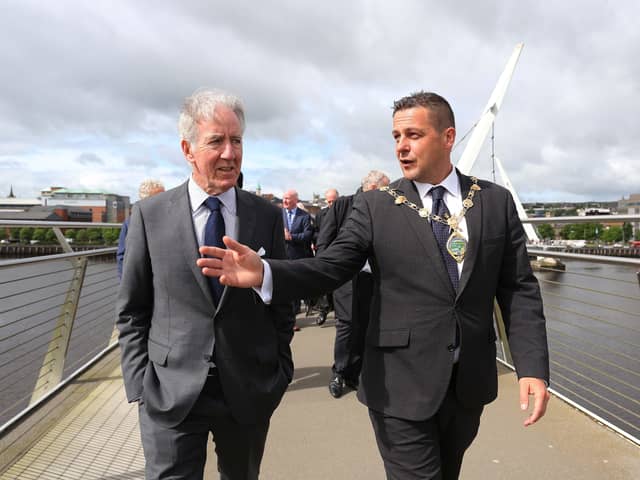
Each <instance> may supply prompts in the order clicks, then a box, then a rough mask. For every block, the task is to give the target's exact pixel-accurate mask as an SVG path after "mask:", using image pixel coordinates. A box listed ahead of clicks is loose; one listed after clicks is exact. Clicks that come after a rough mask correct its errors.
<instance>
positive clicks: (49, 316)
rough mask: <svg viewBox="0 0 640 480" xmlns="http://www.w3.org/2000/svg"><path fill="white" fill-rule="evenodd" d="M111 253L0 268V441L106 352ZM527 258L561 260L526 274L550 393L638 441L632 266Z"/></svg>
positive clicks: (606, 260)
mask: <svg viewBox="0 0 640 480" xmlns="http://www.w3.org/2000/svg"><path fill="white" fill-rule="evenodd" d="M639 217H640V216H638V217H632V218H631V219H630V220H635V219H636V218H639ZM593 218H594V217H587V218H586V219H585V218H584V217H583V221H592V219H593ZM545 220H546V221H549V219H545ZM573 221H575V220H573ZM40 223H42V222H40ZM2 225H3V224H2V223H0V228H1V227H2ZM38 226H43V225H40V224H39V225H38ZM47 226H49V227H50V226H51V225H50V224H47ZM82 226H86V224H82ZM107 226H109V227H113V226H114V225H112V224H107ZM114 254H115V248H106V249H98V250H94V251H83V252H72V251H68V250H67V252H66V253H62V254H56V255H48V256H43V257H33V258H23V259H13V260H6V261H0V298H1V299H2V301H1V303H0V305H1V306H0V424H4V426H3V427H0V435H1V434H2V431H3V429H4V428H5V427H6V426H7V425H8V424H9V423H10V422H12V421H13V420H14V419H16V418H19V417H20V416H22V415H26V414H27V413H26V412H28V411H29V410H28V408H29V405H37V404H38V402H41V401H43V400H41V399H44V398H46V397H47V396H48V395H49V394H51V392H53V391H55V389H57V388H59V386H60V385H61V384H64V383H65V382H68V381H69V379H70V378H72V375H73V374H74V371H75V370H76V369H82V368H84V367H85V365H86V363H87V361H88V360H91V359H95V358H96V356H97V355H99V354H100V353H101V352H104V351H108V349H109V348H114V347H115V342H113V338H115V337H113V328H114V320H115V319H114V312H115V297H116V292H117V286H118V277H117V274H116V266H115V259H114ZM529 254H530V255H531V256H532V257H535V256H545V257H552V258H557V259H559V260H560V261H562V262H563V263H564V268H563V269H560V268H547V269H542V270H541V271H539V272H536V275H537V277H538V280H539V282H540V287H541V291H542V295H543V300H544V308H545V314H546V317H547V331H548V340H549V348H550V357H551V358H550V360H551V388H552V391H553V392H554V393H555V394H556V395H557V396H559V397H561V398H562V399H564V400H566V401H567V402H569V403H571V404H572V405H574V406H576V407H577V408H580V409H581V410H583V411H585V412H587V413H588V414H589V415H591V416H593V417H594V418H596V419H597V420H598V421H600V422H602V423H605V424H606V425H608V426H609V427H611V428H613V429H614V430H616V431H618V432H619V433H620V434H622V435H624V436H625V437H627V438H628V439H630V440H632V441H634V442H636V443H639V444H640V441H639V440H638V439H639V438H640V353H638V352H640V286H639V285H638V279H637V271H638V270H640V259H633V258H616V257H605V256H599V255H581V254H572V253H565V252H556V251H544V250H538V249H533V248H531V249H530V250H529ZM496 318H497V325H496V327H497V330H498V333H499V340H498V359H499V360H500V361H501V362H503V363H505V364H507V365H510V364H511V359H510V354H509V346H508V342H507V341H506V337H505V332H504V326H503V325H502V323H501V322H500V318H499V311H497V315H496Z"/></svg>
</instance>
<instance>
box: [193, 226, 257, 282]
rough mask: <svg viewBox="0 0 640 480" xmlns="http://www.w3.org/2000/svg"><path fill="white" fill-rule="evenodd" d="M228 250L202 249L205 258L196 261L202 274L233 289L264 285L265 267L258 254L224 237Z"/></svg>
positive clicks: (216, 248) (205, 247) (204, 247)
mask: <svg viewBox="0 0 640 480" xmlns="http://www.w3.org/2000/svg"><path fill="white" fill-rule="evenodd" d="M222 241H223V242H224V244H225V245H226V246H227V248H226V249H224V248H218V247H207V246H203V247H200V253H201V254H202V255H204V256H205V258H199V259H198V260H197V261H196V264H197V265H198V267H200V268H201V269H202V273H203V274H204V275H207V276H208V277H220V283H221V284H222V285H229V286H232V287H242V288H250V287H260V286H261V285H262V274H263V265H262V260H260V257H259V256H258V254H257V253H256V252H254V251H253V250H251V249H250V248H249V247H247V246H246V245H243V244H242V243H238V242H236V241H235V240H234V239H232V238H231V237H227V236H225V237H223V238H222Z"/></svg>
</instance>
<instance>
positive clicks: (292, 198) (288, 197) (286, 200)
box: [282, 191, 298, 210]
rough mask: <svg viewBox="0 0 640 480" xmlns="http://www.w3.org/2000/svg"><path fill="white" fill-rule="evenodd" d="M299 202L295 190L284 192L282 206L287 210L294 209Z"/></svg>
mask: <svg viewBox="0 0 640 480" xmlns="http://www.w3.org/2000/svg"><path fill="white" fill-rule="evenodd" d="M297 204H298V194H297V193H295V192H290V191H289V192H284V195H283V196H282V206H283V207H284V208H286V209H287V210H292V209H294V208H296V205H297Z"/></svg>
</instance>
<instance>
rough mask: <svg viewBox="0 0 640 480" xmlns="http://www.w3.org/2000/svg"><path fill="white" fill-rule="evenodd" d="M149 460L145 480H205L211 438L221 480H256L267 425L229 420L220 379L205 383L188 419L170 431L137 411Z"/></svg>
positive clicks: (146, 457) (142, 407)
mask: <svg viewBox="0 0 640 480" xmlns="http://www.w3.org/2000/svg"><path fill="white" fill-rule="evenodd" d="M139 416H140V433H141V436H142V446H143V449H144V456H145V460H146V465H145V478H146V479H147V480H151V479H153V480H155V479H158V480H159V479H172V480H173V479H188V480H201V479H202V478H203V473H204V466H205V461H206V457H207V443H208V440H209V432H211V433H212V435H213V441H214V443H215V451H216V455H217V457H218V471H219V472H220V478H221V480H257V478H258V474H259V472H260V462H261V461H262V454H263V452H264V446H265V442H266V439H267V431H268V429H269V420H268V419H267V420H266V421H263V422H261V423H258V424H253V425H241V424H239V423H238V422H236V421H235V420H234V419H233V417H232V416H231V412H230V410H229V407H228V406H227V405H226V403H225V400H224V397H223V395H222V389H221V388H220V382H219V379H218V377H217V376H214V377H208V378H207V382H206V383H205V386H204V388H203V390H202V393H201V394H200V397H198V400H197V401H196V404H195V405H194V407H193V409H192V410H191V412H190V413H189V415H187V418H186V419H185V420H184V421H183V422H182V423H180V424H179V425H177V426H175V427H172V428H167V427H163V426H162V425H159V424H158V423H157V422H155V421H154V420H153V419H152V418H150V417H149V415H148V414H147V411H146V408H145V406H144V404H142V405H140V406H139Z"/></svg>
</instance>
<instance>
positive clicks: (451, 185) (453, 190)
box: [413, 168, 462, 198]
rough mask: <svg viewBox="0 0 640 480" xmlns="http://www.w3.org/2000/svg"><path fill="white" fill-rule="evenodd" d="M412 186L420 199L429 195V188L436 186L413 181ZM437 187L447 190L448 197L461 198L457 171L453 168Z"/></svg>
mask: <svg viewBox="0 0 640 480" xmlns="http://www.w3.org/2000/svg"><path fill="white" fill-rule="evenodd" d="M413 184H414V185H415V186H416V188H417V189H418V194H419V195H420V198H425V197H426V196H427V194H428V193H429V191H430V190H431V188H433V187H436V186H437V185H432V184H431V183H422V182H416V181H415V180H414V181H413ZM438 185H442V186H443V187H444V188H445V189H446V190H447V192H449V194H450V195H453V196H454V197H458V198H461V196H462V193H461V192H460V180H459V178H458V171H457V170H456V169H455V168H452V169H451V172H450V173H449V175H447V178H445V179H444V180H443V181H442V182H440V183H439V184H438Z"/></svg>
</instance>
